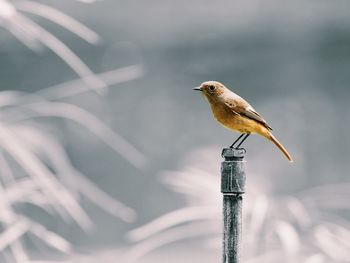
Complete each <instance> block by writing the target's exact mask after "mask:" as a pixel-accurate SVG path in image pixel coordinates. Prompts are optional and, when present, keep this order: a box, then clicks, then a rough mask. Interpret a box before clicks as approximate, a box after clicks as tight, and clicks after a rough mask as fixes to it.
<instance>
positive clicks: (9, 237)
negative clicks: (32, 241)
mask: <svg viewBox="0 0 350 263" xmlns="http://www.w3.org/2000/svg"><path fill="white" fill-rule="evenodd" d="M29 228H30V226H29V224H28V222H27V221H25V220H20V221H17V222H16V223H14V224H13V225H11V226H9V227H7V228H6V229H5V230H4V231H3V232H0V251H2V250H4V248H6V247H8V246H10V245H11V244H13V243H14V242H15V241H16V240H17V239H19V238H20V237H21V236H22V235H24V234H25V233H26V232H27V231H28V230H29Z"/></svg>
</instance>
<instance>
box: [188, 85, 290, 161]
mask: <svg viewBox="0 0 350 263" xmlns="http://www.w3.org/2000/svg"><path fill="white" fill-rule="evenodd" d="M194 90H198V91H201V92H202V93H203V95H204V96H205V98H206V99H207V100H208V102H209V104H210V107H211V110H212V112H213V114H214V117H215V119H216V120H217V121H218V122H219V123H220V124H222V125H223V126H224V127H226V128H228V129H230V130H234V131H238V132H240V133H242V134H241V135H240V136H239V137H238V139H237V140H235V141H234V143H233V144H232V145H231V146H230V147H231V148H239V147H240V146H241V145H242V143H243V141H245V139H247V138H248V136H249V135H250V134H251V133H257V134H260V135H262V136H264V137H265V138H267V139H268V140H270V141H272V142H273V143H274V144H275V145H276V146H277V147H278V148H279V149H280V150H281V151H282V152H283V154H284V155H285V156H286V157H287V159H288V160H289V161H290V162H293V159H292V157H291V156H290V154H289V153H288V151H287V150H286V149H285V148H284V147H283V146H282V144H281V143H280V142H279V141H278V140H277V139H276V138H275V137H274V136H273V135H272V133H271V131H272V128H271V127H270V126H269V125H268V124H267V122H266V121H265V120H264V119H263V118H262V117H261V115H260V114H259V113H257V112H256V111H255V110H254V108H253V107H252V106H250V104H249V103H248V102H247V101H245V100H244V99H243V98H241V97H240V96H238V95H237V94H235V93H233V92H232V91H231V90H229V89H228V88H226V87H225V86H224V85H223V84H221V83H220V82H217V81H206V82H203V83H202V84H201V85H200V87H198V88H195V89H194ZM243 136H244V138H243V139H242V140H241V142H240V143H239V144H238V145H236V147H235V144H236V143H237V142H238V141H239V140H240V139H241V138H242V137H243Z"/></svg>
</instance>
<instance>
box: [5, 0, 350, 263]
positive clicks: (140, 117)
mask: <svg viewBox="0 0 350 263" xmlns="http://www.w3.org/2000/svg"><path fill="white" fill-rule="evenodd" d="M349 23H350V9H349V8H348V1H346V0H335V1H312V0H303V1H301V0H297V1H283V2H281V1H277V0H266V1H262V0H253V1H242V0H235V1H226V0H224V1H220V2H218V1H209V0H202V1H199V0H192V1H184V0H180V1H170V0H165V1H156V0H154V1H133V0H132V1H119V0H113V1H112V0H104V1H73V0H61V1H55V0H47V1H44V0H41V1H16V0H13V1H9V0H0V26H1V29H0V40H1V49H0V58H1V59H0V80H1V82H0V89H1V90H2V92H1V93H0V106H1V109H2V110H1V112H0V113H1V116H0V117H1V119H0V121H1V129H0V146H1V149H2V155H1V156H0V163H1V165H0V166H1V169H0V172H1V183H2V187H1V189H0V191H1V193H2V195H3V196H4V198H1V200H2V201H1V202H2V203H1V205H0V206H1V207H4V208H6V209H1V210H2V211H6V213H5V212H2V214H1V217H0V218H1V223H2V226H1V233H2V236H0V249H1V251H2V252H3V253H1V257H2V258H1V260H2V261H3V262H16V261H17V262H30V259H32V258H34V259H52V260H58V259H60V260H72V261H73V262H88V261H89V260H90V261H91V262H95V261H94V260H95V259H96V258H99V259H103V260H104V262H115V259H116V258H122V257H124V256H126V257H127V258H128V260H130V261H132V260H137V261H138V262H158V261H161V260H162V261H164V258H165V259H166V261H167V262H171V261H170V260H171V259H170V258H171V256H172V255H177V257H176V260H177V261H178V260H179V258H180V257H181V261H183V262H212V261H214V260H216V261H217V260H220V259H219V258H220V244H221V242H220V241H219V238H220V230H221V226H220V209H221V208H220V207H221V205H220V193H219V188H218V186H217V185H215V182H216V180H215V179H218V177H217V176H218V175H219V165H220V158H219V157H220V156H219V155H220V152H221V148H222V147H224V146H226V145H228V144H229V143H231V142H232V140H233V138H234V137H235V136H236V134H232V133H230V132H228V131H227V130H225V129H222V127H220V126H219V125H217V124H216V123H215V122H214V121H213V120H212V117H211V114H210V112H209V109H208V107H207V105H206V104H205V102H204V101H203V98H201V97H200V96H198V94H197V93H194V92H192V88H193V87H194V86H198V84H200V83H201V82H203V81H206V80H219V81H221V82H223V83H225V84H227V85H228V86H229V87H230V88H231V89H232V90H233V91H235V92H236V93H238V94H240V95H241V96H242V97H244V98H246V99H247V100H248V101H249V102H250V103H251V104H252V105H254V107H255V108H256V109H257V110H258V111H259V112H260V113H261V114H262V115H263V116H264V118H266V119H267V120H268V122H269V123H270V124H271V126H272V127H273V128H274V131H275V135H276V136H277V137H278V138H279V139H280V140H281V142H282V143H283V144H284V145H285V146H286V147H287V149H288V150H289V151H290V152H291V154H292V155H293V157H294V159H295V163H294V164H293V165H290V164H289V163H288V162H286V161H285V160H284V159H283V156H281V154H280V153H279V152H278V151H277V150H276V149H275V148H274V147H273V146H272V145H270V144H269V143H267V142H266V141H264V140H263V139H261V138H258V137H251V138H249V141H248V142H247V143H246V148H247V150H248V156H247V160H248V192H247V202H246V204H245V205H246V207H245V211H246V212H245V213H246V222H247V223H246V227H247V229H246V230H245V238H246V242H247V246H248V247H249V248H250V247H253V246H254V249H251V250H249V249H248V251H247V252H246V254H245V257H246V259H247V260H250V261H248V262H255V260H258V261H259V262H281V258H282V259H285V258H286V255H288V258H290V262H307V263H317V262H347V261H348V260H349V256H348V255H347V254H348V253H347V252H346V251H348V249H349V248H348V244H349V243H350V237H349V234H348V233H349V231H350V228H349V207H348V204H347V202H346V200H347V199H348V198H349V194H348V193H349V191H348V188H349V179H348V170H349V163H348V158H349V154H348V148H349V146H350V145H349V140H347V139H346V136H347V132H348V130H349V128H350V127H349V126H350V122H349V116H350V115H349V113H350V111H349V107H348V100H349V87H348V86H349V78H350V72H349V71H350V67H349V66H348V65H349V63H350V27H349V26H348V25H349ZM188 167H190V168H188ZM191 167H192V168H193V167H195V169H192V168H191ZM188 169H189V170H188ZM170 171H171V172H170ZM162 174H166V177H165V178H169V174H170V178H172V179H171V182H172V183H170V186H172V189H173V190H175V191H169V189H168V188H167V187H166V186H164V185H163V184H162V183H161V182H160V178H164V176H161V177H160V175H162ZM184 174H185V175H186V176H185V177H184V176H183V175H184ZM210 176H216V177H213V178H212V177H210ZM38 177H39V179H40V178H41V179H40V180H39V181H38V180H37V178H38ZM174 180H175V181H174ZM176 180H177V181H176ZM187 180H188V181H187ZM206 180H209V183H207V184H205V186H206V187H207V188H205V187H204V186H203V182H206ZM166 182H167V183H169V181H166ZM181 182H183V183H182V185H181V186H182V187H180V188H179V186H178V184H180V183H181ZM185 182H186V183H187V184H188V185H186V184H184V183H185ZM47 184H49V185H47ZM201 187H204V188H203V189H205V191H203V189H202V190H201ZM187 188H188V189H187ZM184 189H187V191H185V190H184ZM176 191H177V192H180V193H176ZM197 191H198V192H197ZM210 191H212V192H210ZM193 192H195V193H198V196H196V198H194V199H192V197H189V196H191V193H193ZM209 193H210V194H209ZM29 197H30V198H29ZM198 206H200V207H203V206H204V207H205V208H206V209H208V210H206V209H204V210H201V209H199V211H202V212H198V213H199V214H196V213H195V214H196V215H197V217H198V218H200V216H201V215H203V216H204V217H205V219H206V220H204V219H203V218H200V219H197V220H199V221H200V222H201V223H202V224H201V225H196V224H195V225H193V222H192V221H191V220H190V219H191V217H190V216H189V215H188V214H186V213H185V214H182V213H180V215H177V214H175V215H176V216H178V217H176V218H178V219H177V220H178V221H179V222H181V225H182V224H183V225H184V227H185V226H186V225H187V224H188V226H187V230H186V228H184V230H183V231H184V233H189V232H191V231H193V232H191V233H193V237H194V238H190V240H194V241H191V242H190V241H188V239H186V240H187V241H184V238H185V237H184V238H182V237H181V236H179V237H178V238H177V239H178V240H181V242H177V243H175V244H173V245H172V246H165V247H162V249H159V250H156V251H155V252H152V253H151V254H150V255H148V256H144V254H145V253H146V252H148V251H151V250H152V249H150V248H151V247H152V246H153V247H154V248H157V247H158V246H160V244H162V243H164V244H165V243H169V242H170V241H171V239H172V238H171V236H172V232H170V233H168V232H165V234H164V232H163V231H164V230H167V229H170V230H171V229H172V228H175V227H176V226H177V224H174V225H172V224H171V222H174V221H172V220H173V219H169V218H168V220H169V221H166V222H167V223H166V224H167V228H165V229H162V228H157V227H155V228H151V229H153V230H152V231H153V232H154V233H153V234H155V235H156V236H157V235H158V234H159V235H163V234H164V235H165V236H166V238H165V239H169V240H170V241H169V242H164V239H163V241H162V242H160V241H159V242H158V244H157V242H154V240H152V239H149V238H150V236H148V235H145V234H138V233H140V232H137V229H141V230H142V229H143V228H142V227H143V225H144V224H146V226H147V222H150V221H152V220H153V219H156V218H158V217H159V216H162V215H164V214H167V213H169V212H174V211H176V210H177V209H187V208H188V209H191V208H192V207H198ZM267 207H269V209H268V208H267ZM286 207H287V208H286ZM288 207H292V208H291V209H289V210H290V211H294V214H293V212H290V211H289V210H288ZM293 207H294V208H293ZM295 207H297V208H295ZM101 208H102V209H101ZM284 209H287V210H288V211H289V212H285V210H284ZM296 210H297V211H299V212H295V211H296ZM194 211H197V210H194ZM203 211H207V212H203ZM208 211H209V212H208ZM300 211H301V212H300ZM303 211H304V212H303ZM305 211H306V212H305ZM180 212H181V211H180ZM136 214H137V217H136ZM208 217H209V220H208ZM295 217H300V218H301V221H302V222H298V220H296V219H295ZM254 218H255V219H254ZM259 218H261V219H260V221H259ZM300 218H299V219H300ZM133 219H134V220H136V221H134V222H133V223H131V222H132V221H133ZM166 219H167V218H166ZM252 221H253V223H252ZM267 222H268V223H267ZM33 225H35V226H37V228H35V227H33ZM77 225H79V226H80V228H77V227H76V226H77ZM139 227H140V228H139ZM151 227H152V224H151ZM249 227H250V228H249ZM135 228H136V230H135ZM31 229H34V230H35V229H36V230H35V231H37V232H36V234H35V233H34V234H33V233H32V232H31V231H32V230H31ZM38 229H39V230H38ZM93 229H94V230H93ZM146 229H147V228H146ZM202 229H207V230H208V232H210V231H211V232H210V233H208V235H207V236H205V235H203V236H205V238H203V236H199V237H198V236H197V235H196V233H197V232H198V231H199V232H201V230H202ZM9 230H10V232H8V231H9ZM12 230H13V231H14V232H11V231H12ZM82 230H85V231H87V233H85V232H84V231H82ZM131 230H133V231H132V232H129V231H131ZM156 230H157V231H156ZM135 231H136V232H135ZM174 231H175V232H176V229H175V230H174ZM187 231H189V232H187ZM196 231H197V232H196ZM44 233H45V234H44ZM128 233H129V236H128ZM135 233H136V234H135ZM141 233H142V231H141ZM180 233H181V231H180ZM338 233H339V234H338ZM35 235H36V236H38V235H39V236H41V237H42V240H41V241H40V242H39V241H38V240H36V238H37V237H33V236H35ZM208 236H209V241H208ZM128 237H129V238H131V242H130V240H129V239H128ZM50 240H51V241H50ZM52 240H53V241H52ZM10 241H11V242H10ZM14 241H16V242H14ZM203 241H204V242H203ZM9 242H10V243H9ZM134 242H140V243H137V244H136V243H134ZM143 242H144V243H143ZM8 244H12V245H11V246H8ZM144 244H145V245H144ZM334 244H336V246H334ZM47 246H51V247H54V248H55V249H56V250H58V251H60V252H63V253H56V252H54V251H51V250H49V249H48V248H47ZM144 246H146V247H147V246H148V248H145V247H144ZM208 246H209V247H210V248H211V249H205V251H203V247H205V248H207V247H208ZM118 248H124V249H122V250H123V251H121V250H120V249H118ZM124 250H125V251H124ZM87 251H88V252H87ZM130 251H131V252H130ZM344 251H345V252H344ZM125 252H126V253H125ZM175 253H176V254H175ZM72 254H73V256H71V255H72ZM67 255H70V256H67ZM130 255H131V256H130ZM70 258H72V259H70ZM125 260H126V259H125ZM205 260H207V261H205ZM2 261H1V262H2Z"/></svg>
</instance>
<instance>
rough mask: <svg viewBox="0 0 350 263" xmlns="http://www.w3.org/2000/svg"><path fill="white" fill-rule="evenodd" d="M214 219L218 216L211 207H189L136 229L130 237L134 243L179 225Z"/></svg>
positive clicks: (131, 232) (130, 233)
mask: <svg viewBox="0 0 350 263" xmlns="http://www.w3.org/2000/svg"><path fill="white" fill-rule="evenodd" d="M213 218H214V219H215V218H216V214H215V213H213V211H212V209H211V207H205V206H202V207H187V208H183V209H178V210H175V211H172V212H170V213H168V214H165V215H163V216H161V217H159V218H157V219H155V220H154V221H151V222H149V223H147V224H145V225H143V226H142V227H140V228H137V229H134V230H132V231H130V232H129V234H128V236H129V238H130V239H131V240H132V241H140V240H143V239H146V238H149V237H150V236H152V235H155V234H157V233H161V232H162V231H164V230H166V229H168V228H171V227H175V226H176V225H179V224H183V223H186V222H193V221H196V220H205V219H213Z"/></svg>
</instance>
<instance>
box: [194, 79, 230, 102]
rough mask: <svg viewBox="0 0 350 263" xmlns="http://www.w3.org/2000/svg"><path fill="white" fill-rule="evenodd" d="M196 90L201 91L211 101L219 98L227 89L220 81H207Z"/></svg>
mask: <svg viewBox="0 0 350 263" xmlns="http://www.w3.org/2000/svg"><path fill="white" fill-rule="evenodd" d="M194 90H198V91H201V92H202V93H203V95H205V96H206V97H207V98H208V99H209V98H216V97H219V96H220V95H221V94H223V93H224V92H225V90H226V87H225V86H224V85H223V84H221V83H220V82H218V81H206V82H203V83H202V84H201V85H200V86H199V87H197V88H194Z"/></svg>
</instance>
